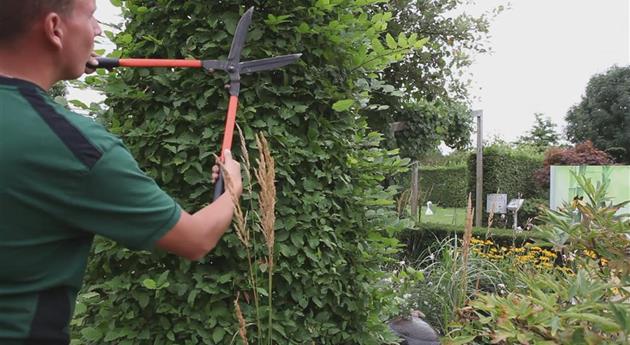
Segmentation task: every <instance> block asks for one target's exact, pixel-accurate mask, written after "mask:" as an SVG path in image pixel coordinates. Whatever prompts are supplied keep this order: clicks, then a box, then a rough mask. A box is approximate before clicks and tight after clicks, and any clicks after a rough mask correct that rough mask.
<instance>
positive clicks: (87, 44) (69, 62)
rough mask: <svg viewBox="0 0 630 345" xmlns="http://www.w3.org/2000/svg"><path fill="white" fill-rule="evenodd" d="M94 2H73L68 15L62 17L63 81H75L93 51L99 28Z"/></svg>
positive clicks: (88, 0)
mask: <svg viewBox="0 0 630 345" xmlns="http://www.w3.org/2000/svg"><path fill="white" fill-rule="evenodd" d="M95 10H96V4H95V0H75V1H74V4H73V8H72V9H71V10H70V11H69V13H68V15H65V16H63V23H64V25H65V31H66V32H65V34H64V35H63V50H62V51H61V54H62V56H61V58H62V61H61V63H62V66H63V72H62V73H63V79H75V78H78V77H80V76H81V75H82V74H83V72H84V71H85V64H86V62H87V61H88V59H89V58H90V54H91V53H92V51H93V50H94V38H95V37H96V36H98V35H100V34H101V28H100V26H99V25H98V22H97V21H96V19H95V18H94V11H95Z"/></svg>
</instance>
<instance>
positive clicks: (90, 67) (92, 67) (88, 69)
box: [85, 53, 98, 74]
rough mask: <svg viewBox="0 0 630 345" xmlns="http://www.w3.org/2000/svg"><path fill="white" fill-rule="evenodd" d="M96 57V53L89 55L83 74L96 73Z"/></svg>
mask: <svg viewBox="0 0 630 345" xmlns="http://www.w3.org/2000/svg"><path fill="white" fill-rule="evenodd" d="M97 56H98V55H96V53H92V54H91V55H90V59H89V60H88V62H87V63H86V64H85V73H86V74H90V73H94V72H95V71H96V66H98V60H96V57H97Z"/></svg>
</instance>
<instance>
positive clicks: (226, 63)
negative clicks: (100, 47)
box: [90, 7, 302, 200]
mask: <svg viewBox="0 0 630 345" xmlns="http://www.w3.org/2000/svg"><path fill="white" fill-rule="evenodd" d="M253 12H254V8H253V7H251V8H249V9H248V10H247V11H246V12H245V13H244V14H243V16H242V17H241V19H240V20H239V21H238V25H237V26H236V31H235V33H234V38H233V39H232V46H231V47H230V53H229V55H228V58H227V60H192V59H118V58H104V57H98V58H96V60H97V61H98V66H90V67H93V68H94V67H97V68H107V69H111V68H114V67H192V68H203V69H205V70H207V71H209V72H213V71H214V70H222V71H226V72H227V73H228V75H229V77H230V84H229V93H230V100H229V103H228V111H227V116H226V120H225V131H224V134H223V144H222V146H221V155H220V160H221V161H222V162H223V161H224V157H223V152H224V151H225V150H230V149H231V148H232V137H233V136H234V125H235V122H236V108H237V105H238V95H239V91H240V88H241V73H244V74H247V73H253V72H259V71H266V70H270V69H275V68H279V67H282V66H285V65H288V64H291V63H293V62H295V61H296V60H297V59H299V58H300V56H301V55H302V54H290V55H282V56H276V57H271V58H266V59H260V60H252V61H244V62H241V61H240V60H241V51H242V50H243V46H244V45H245V38H246V36H247V30H248V28H249V25H250V24H251V21H252V14H253ZM223 191H224V182H223V174H222V173H221V174H220V175H219V178H218V180H217V182H216V185H215V187H214V200H216V199H217V198H218V197H219V196H221V194H223Z"/></svg>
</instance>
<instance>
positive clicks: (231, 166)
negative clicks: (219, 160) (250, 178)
mask: <svg viewBox="0 0 630 345" xmlns="http://www.w3.org/2000/svg"><path fill="white" fill-rule="evenodd" d="M223 160H224V161H223V167H224V169H225V170H226V172H227V174H228V175H229V176H230V182H231V183H232V186H233V192H234V193H236V197H240V196H241V194H242V193H243V178H242V177H241V165H240V164H239V163H238V162H237V161H235V160H234V159H232V152H231V151H230V150H225V151H224V152H223ZM220 169H221V168H220V166H219V165H218V164H216V165H215V166H213V167H212V183H215V182H216V181H217V179H218V178H219V171H220ZM223 183H225V184H226V189H227V181H226V179H225V177H224V179H223Z"/></svg>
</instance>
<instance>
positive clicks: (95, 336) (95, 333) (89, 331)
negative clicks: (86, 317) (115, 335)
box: [80, 327, 103, 342]
mask: <svg viewBox="0 0 630 345" xmlns="http://www.w3.org/2000/svg"><path fill="white" fill-rule="evenodd" d="M80 333H81V336H83V337H84V338H85V339H86V340H89V341H93V342H98V341H99V340H101V338H103V332H101V331H100V330H99V329H97V328H94V327H85V328H83V329H81V331H80Z"/></svg>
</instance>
